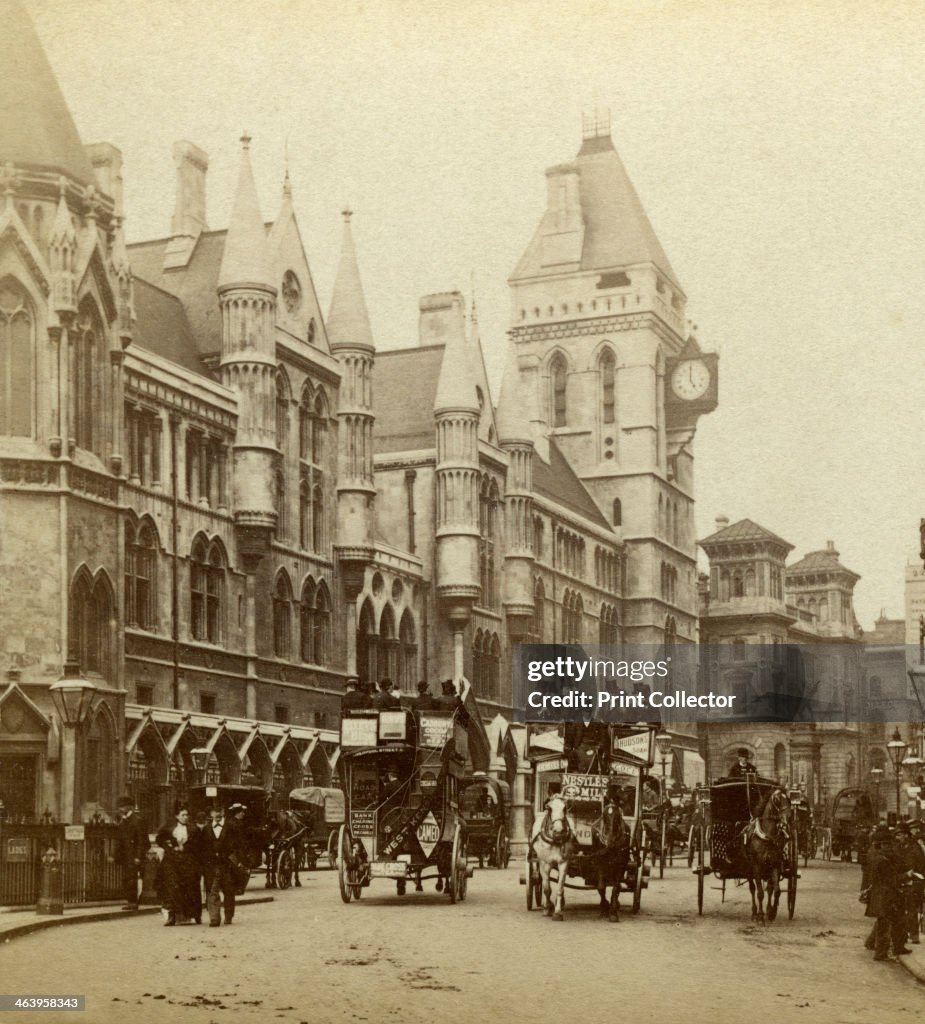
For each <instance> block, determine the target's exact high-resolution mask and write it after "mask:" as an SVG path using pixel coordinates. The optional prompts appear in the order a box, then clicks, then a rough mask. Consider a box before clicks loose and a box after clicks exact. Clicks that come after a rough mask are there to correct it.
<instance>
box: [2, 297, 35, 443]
mask: <svg viewBox="0 0 925 1024" xmlns="http://www.w3.org/2000/svg"><path fill="white" fill-rule="evenodd" d="M34 359H35V315H34V313H33V309H32V303H31V302H30V301H29V296H28V294H27V292H26V290H25V289H24V288H23V287H22V286H21V285H20V284H19V282H18V281H16V280H14V279H13V278H12V277H8V278H5V279H4V280H3V281H2V282H0V434H8V435H13V436H15V437H31V436H32V404H33V389H34V387H35V369H34V365H33V361H34Z"/></svg>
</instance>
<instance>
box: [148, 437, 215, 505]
mask: <svg viewBox="0 0 925 1024" xmlns="http://www.w3.org/2000/svg"><path fill="white" fill-rule="evenodd" d="M159 436H160V435H158V438H159ZM155 458H159V456H154V455H153V447H152V464H153V461H154V460H155ZM142 460H144V453H143V452H142ZM229 461H230V460H229V458H228V444H227V442H226V441H225V440H224V439H223V438H220V437H217V436H215V435H214V434H209V433H207V432H206V431H205V430H202V429H200V428H198V427H189V428H188V429H187V431H186V446H185V450H184V462H185V465H186V498H187V500H188V501H191V502H194V503H197V504H200V505H207V506H209V507H210V508H227V507H228V469H229ZM152 482H153V480H152ZM142 483H144V481H143V480H142Z"/></svg>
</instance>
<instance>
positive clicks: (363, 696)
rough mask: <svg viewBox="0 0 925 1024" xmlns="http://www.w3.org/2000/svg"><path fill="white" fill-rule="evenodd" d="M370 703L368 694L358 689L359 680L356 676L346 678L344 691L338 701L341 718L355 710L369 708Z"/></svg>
mask: <svg viewBox="0 0 925 1024" xmlns="http://www.w3.org/2000/svg"><path fill="white" fill-rule="evenodd" d="M372 703H373V702H372V701H371V700H370V698H369V694H368V693H364V692H363V691H362V690H361V689H360V680H359V679H358V678H357V676H348V677H347V682H346V691H345V693H344V695H343V697H342V698H341V701H340V713H341V717H343V715H345V714H349V713H350V712H351V711H353V710H355V709H362V708H370V707H372Z"/></svg>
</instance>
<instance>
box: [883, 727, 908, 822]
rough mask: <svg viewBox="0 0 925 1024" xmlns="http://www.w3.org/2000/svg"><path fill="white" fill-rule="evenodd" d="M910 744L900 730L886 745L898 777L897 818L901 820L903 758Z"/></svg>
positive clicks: (894, 733)
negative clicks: (900, 784)
mask: <svg viewBox="0 0 925 1024" xmlns="http://www.w3.org/2000/svg"><path fill="white" fill-rule="evenodd" d="M907 749H908V744H907V743H906V741H905V740H904V739H903V738H902V736H900V735H899V729H898V728H896V729H894V730H893V736H892V738H891V739H890V742H889V743H887V745H886V750H887V753H888V754H889V755H890V762H891V764H892V765H893V774H894V775H895V776H896V817H897V819H899V818H901V817H902V815H901V813H900V810H899V783H900V781H901V779H902V774H903V758H904V757H905V756H906V750H907Z"/></svg>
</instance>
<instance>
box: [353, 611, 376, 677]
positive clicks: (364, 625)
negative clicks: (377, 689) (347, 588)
mask: <svg viewBox="0 0 925 1024" xmlns="http://www.w3.org/2000/svg"><path fill="white" fill-rule="evenodd" d="M378 668H379V637H378V635H377V633H376V619H375V615H374V613H373V606H372V603H371V602H370V601H369V599H367V600H366V601H365V602H364V604H363V607H362V608H361V609H360V618H359V621H358V622H357V674H358V675H359V676H360V677H361V678H362V679H364V680H366V681H367V682H372V681H374V680H376V679H377V678H378Z"/></svg>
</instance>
